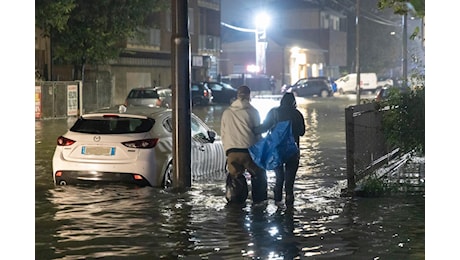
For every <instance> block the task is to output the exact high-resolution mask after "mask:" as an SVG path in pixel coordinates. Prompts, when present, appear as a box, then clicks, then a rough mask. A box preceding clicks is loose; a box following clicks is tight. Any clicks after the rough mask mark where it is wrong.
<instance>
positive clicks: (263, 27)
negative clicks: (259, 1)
mask: <svg viewBox="0 0 460 260" xmlns="http://www.w3.org/2000/svg"><path fill="white" fill-rule="evenodd" d="M269 23H270V18H269V17H268V15H267V14H266V13H260V14H258V15H257V16H256V18H255V24H256V30H255V41H256V66H257V67H258V68H260V71H262V72H263V74H265V72H266V67H265V64H266V61H265V54H266V50H267V44H268V42H267V27H268V25H269Z"/></svg>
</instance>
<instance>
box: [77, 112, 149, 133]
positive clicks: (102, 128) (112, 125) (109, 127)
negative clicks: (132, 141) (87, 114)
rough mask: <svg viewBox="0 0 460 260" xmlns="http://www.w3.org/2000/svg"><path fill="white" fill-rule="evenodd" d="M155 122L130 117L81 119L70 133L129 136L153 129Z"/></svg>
mask: <svg viewBox="0 0 460 260" xmlns="http://www.w3.org/2000/svg"><path fill="white" fill-rule="evenodd" d="M154 124H155V121H154V120H153V119H150V118H147V119H142V118H128V117H118V116H111V117H96V118H92V117H91V118H83V117H80V118H79V119H78V120H77V121H76V122H75V124H74V125H73V126H72V127H71V128H70V131H73V132H79V133H88V134H129V133H143V132H147V131H149V130H150V129H152V127H153V125H154Z"/></svg>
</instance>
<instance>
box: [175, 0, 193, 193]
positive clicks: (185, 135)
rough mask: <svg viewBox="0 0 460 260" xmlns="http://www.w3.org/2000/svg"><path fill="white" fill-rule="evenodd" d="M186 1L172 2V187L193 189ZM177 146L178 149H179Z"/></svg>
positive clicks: (177, 0) (176, 0)
mask: <svg viewBox="0 0 460 260" xmlns="http://www.w3.org/2000/svg"><path fill="white" fill-rule="evenodd" d="M187 2H188V1H183V0H173V1H172V10H173V11H172V16H173V17H172V22H173V24H172V25H173V34H172V36H171V46H172V47H173V48H172V56H173V57H172V59H171V60H172V66H171V68H172V92H173V102H172V109H173V116H172V118H173V129H174V134H173V138H172V139H173V171H174V175H173V188H175V189H178V188H187V187H191V186H192V181H191V180H192V178H191V168H190V167H191V166H190V165H191V158H190V154H191V139H192V137H191V130H190V129H191V124H190V114H191V102H190V96H191V95H190V70H191V69H190V41H189V34H188V4H187ZM179 147H180V149H179Z"/></svg>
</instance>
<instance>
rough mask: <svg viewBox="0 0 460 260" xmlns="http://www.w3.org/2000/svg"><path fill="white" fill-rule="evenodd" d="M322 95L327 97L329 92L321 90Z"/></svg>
mask: <svg viewBox="0 0 460 260" xmlns="http://www.w3.org/2000/svg"><path fill="white" fill-rule="evenodd" d="M320 96H321V97H323V98H325V97H328V96H329V92H328V91H327V90H325V89H323V90H321V93H320Z"/></svg>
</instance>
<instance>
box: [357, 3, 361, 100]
mask: <svg viewBox="0 0 460 260" xmlns="http://www.w3.org/2000/svg"><path fill="white" fill-rule="evenodd" d="M359 66H360V65H359V0H356V104H357V105H359V104H360V103H361V91H360V86H361V69H360V67H359Z"/></svg>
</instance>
